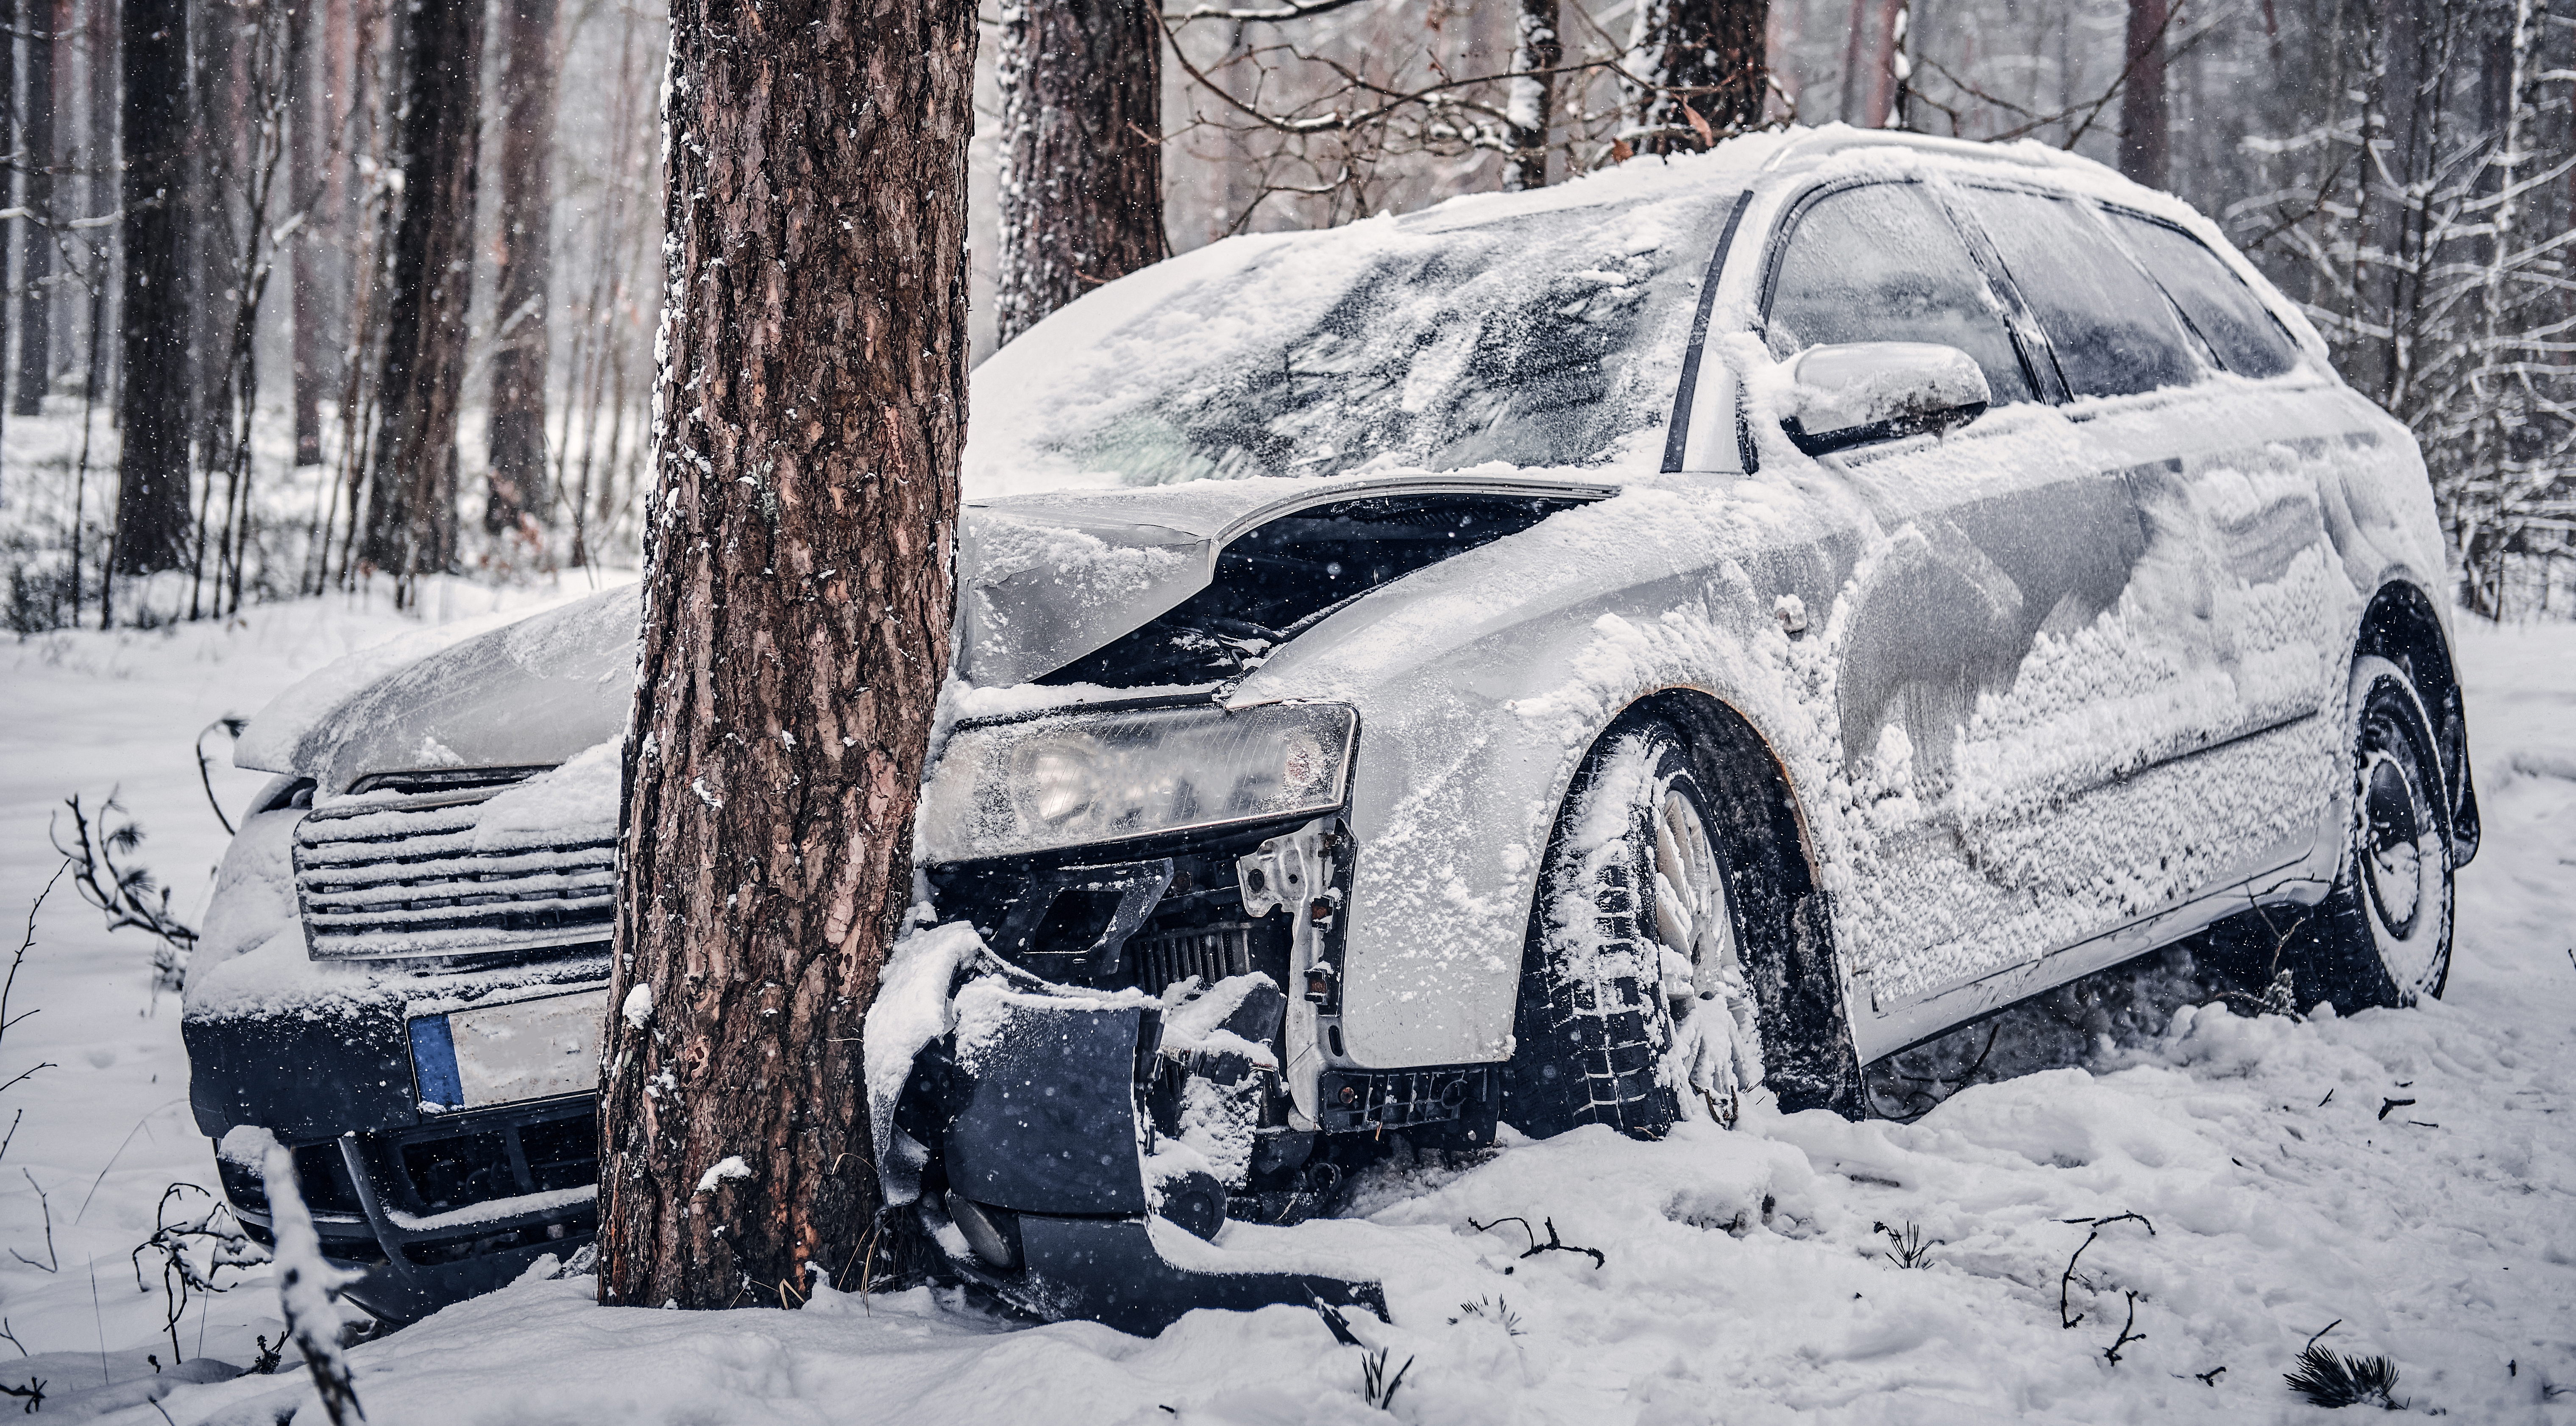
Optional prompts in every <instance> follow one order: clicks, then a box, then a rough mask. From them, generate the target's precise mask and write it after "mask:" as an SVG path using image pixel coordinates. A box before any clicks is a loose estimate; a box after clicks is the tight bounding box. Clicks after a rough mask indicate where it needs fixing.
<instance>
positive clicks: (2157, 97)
mask: <svg viewBox="0 0 2576 1426" xmlns="http://www.w3.org/2000/svg"><path fill="white" fill-rule="evenodd" d="M2168 13H2169V12H2168V10H2167V7H2166V3H2165V0H2129V38H2128V43H2127V44H2126V45H2125V46H2123V47H2122V51H2121V53H2122V57H2123V60H2124V68H2123V71H2122V72H2123V73H2124V75H2125V76H2126V78H2125V80H2124V81H2123V82H2124V86H2125V87H2123V88H2122V89H2121V91H2120V173H2121V175H2122V176H2124V177H2126V178H2128V179H2130V180H2132V181H2133V182H2137V183H2143V184H2145V185H2146V186H2148V187H2149V188H2162V187H2164V186H2165V184H2166V182H2167V181H2168V180H2167V177H2166V175H2167V172H2168V170H2169V169H2170V168H2171V164H2172V159H2171V155H2172V138H2171V130H2170V127H2169V125H2168V123H2167V120H2166V118H2165V21H2166V17H2167V14H2168Z"/></svg>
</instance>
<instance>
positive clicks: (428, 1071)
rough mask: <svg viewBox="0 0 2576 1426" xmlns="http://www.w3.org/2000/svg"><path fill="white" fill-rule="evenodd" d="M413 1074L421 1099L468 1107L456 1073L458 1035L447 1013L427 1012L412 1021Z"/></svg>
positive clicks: (445, 1104)
mask: <svg viewBox="0 0 2576 1426" xmlns="http://www.w3.org/2000/svg"><path fill="white" fill-rule="evenodd" d="M411 1074H412V1082H413V1083H414V1084H415V1085H416V1086H418V1088H419V1090H420V1102H421V1103H423V1104H435V1105H437V1106H438V1107H439V1108H441V1109H461V1108H463V1107H464V1105H465V1086H464V1085H463V1084H462V1083H460V1082H459V1080H458V1078H457V1074H456V1037H455V1036H454V1035H453V1034H452V1033H450V1032H449V1030H448V1028H447V1017H446V1016H444V1015H424V1016H422V1017H421V1018H420V1019H418V1020H414V1021H412V1022H411Z"/></svg>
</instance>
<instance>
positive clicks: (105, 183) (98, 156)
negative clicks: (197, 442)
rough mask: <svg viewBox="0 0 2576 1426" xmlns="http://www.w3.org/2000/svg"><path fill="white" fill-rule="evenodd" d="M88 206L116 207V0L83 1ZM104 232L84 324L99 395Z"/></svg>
mask: <svg viewBox="0 0 2576 1426" xmlns="http://www.w3.org/2000/svg"><path fill="white" fill-rule="evenodd" d="M88 22H89V148H88V154H89V211H90V215H91V216H93V217H104V216H105V215H107V214H109V213H113V212H115V211H116V181H117V176H116V74H117V69H116V0H89V13H88ZM107 238H108V234H106V233H101V232H97V231H95V230H93V231H92V233H91V234H90V261H91V263H92V264H93V266H92V269H91V271H90V303H89V306H90V326H91V329H92V334H91V338H90V343H89V394H90V399H92V400H100V399H104V398H106V397H107V396H108V395H109V391H110V388H109V386H108V380H109V376H110V373H112V372H113V371H114V370H115V351H116V348H115V345H114V344H113V343H111V342H110V341H108V340H107V333H109V332H112V331H114V330H115V328H114V327H112V326H109V325H108V323H109V322H110V321H111V320H112V319H113V317H114V315H115V309H114V306H113V304H112V302H111V301H110V295H111V294H112V293H113V292H114V291H115V284H114V273H113V272H112V271H111V270H110V268H111V256H110V255H111V253H112V252H113V248H112V247H111V246H110V245H109V243H108V241H107Z"/></svg>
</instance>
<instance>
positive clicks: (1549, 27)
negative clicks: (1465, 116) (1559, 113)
mask: <svg viewBox="0 0 2576 1426" xmlns="http://www.w3.org/2000/svg"><path fill="white" fill-rule="evenodd" d="M1556 4H1557V0H1520V15H1519V18H1518V22H1517V24H1516V26H1515V30H1514V35H1513V43H1512V69H1511V72H1512V81H1511V84H1510V87H1509V88H1508V89H1506V90H1505V91H1504V94H1505V100H1506V102H1505V105H1504V112H1505V114H1506V115H1508V116H1509V118H1510V121H1511V123H1510V133H1511V144H1512V156H1511V161H1510V164H1509V166H1508V167H1507V168H1506V169H1505V170H1504V173H1503V186H1504V187H1505V188H1509V189H1514V190H1526V189H1531V188H1545V187H1546V186H1547V131H1548V125H1549V122H1550V121H1551V120H1552V119H1553V118H1554V117H1555V109H1556V105H1555V99H1556V79H1555V77H1554V76H1553V75H1550V74H1548V73H1547V71H1549V70H1552V69H1554V68H1556V67H1557V65H1558V64H1559V63H1560V62H1562V61H1563V60H1564V58H1565V45H1564V42H1563V41H1562V40H1560V39H1559V38H1558V36H1557V28H1556V24H1557V13H1556Z"/></svg>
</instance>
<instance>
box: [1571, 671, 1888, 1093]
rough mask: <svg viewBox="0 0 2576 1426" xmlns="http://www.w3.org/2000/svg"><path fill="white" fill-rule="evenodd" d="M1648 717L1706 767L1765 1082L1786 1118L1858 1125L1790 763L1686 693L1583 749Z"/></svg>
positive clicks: (1725, 713) (1832, 957)
mask: <svg viewBox="0 0 2576 1426" xmlns="http://www.w3.org/2000/svg"><path fill="white" fill-rule="evenodd" d="M1648 720H1661V721H1665V722H1668V723H1671V724H1673V725H1675V726H1677V727H1679V728H1680V729H1682V731H1683V732H1684V733H1686V734H1687V735H1688V737H1689V739H1690V742H1691V745H1692V747H1693V749H1694V751H1696V752H1698V753H1700V754H1702V755H1704V756H1706V757H1707V758H1708V759H1709V761H1710V764H1711V767H1710V771H1711V773H1712V774H1713V776H1712V777H1711V779H1710V781H1712V782H1713V783H1714V786H1713V787H1711V788H1710V789H1709V792H1710V793H1711V795H1712V796H1713V798H1714V799H1715V800H1716V802H1717V804H1718V805H1717V806H1716V807H1715V808H1714V809H1713V810H1714V811H1715V812H1716V814H1717V816H1718V818H1719V819H1720V821H1721V823H1722V824H1723V826H1722V834H1723V835H1724V836H1725V838H1726V840H1727V849H1726V850H1727V855H1728V861H1729V870H1730V873H1731V875H1730V877H1729V884H1728V887H1727V892H1728V896H1729V898H1730V901H1731V902H1732V904H1733V905H1734V907H1735V908H1736V916H1737V925H1738V928H1739V931H1740V932H1741V933H1742V934H1743V937H1744V941H1745V948H1746V950H1747V951H1748V953H1749V954H1748V956H1747V960H1748V973H1749V975H1750V976H1751V977H1752V978H1753V980H1754V982H1755V985H1754V989H1755V992H1756V998H1757V1000H1758V1001H1759V1002H1760V1004H1761V1006H1762V1009H1763V1013H1764V1016H1765V1020H1766V1026H1765V1032H1764V1034H1763V1037H1762V1038H1763V1060H1764V1077H1765V1082H1766V1083H1768V1084H1769V1085H1770V1086H1771V1087H1772V1090H1773V1092H1774V1093H1775V1094H1777V1095H1778V1096H1779V1101H1780V1107H1781V1108H1782V1109H1784V1110H1788V1111H1792V1112H1794V1111H1797V1110H1801V1109H1832V1110H1834V1111H1835V1112H1837V1113H1840V1114H1843V1115H1845V1116H1847V1117H1855V1118H1856V1117H1859V1115H1860V1113H1861V1104H1862V1101H1861V1082H1860V1072H1859V1061H1858V1060H1857V1059H1856V1058H1855V1056H1854V1053H1853V1048H1852V1032H1851V1021H1850V1017H1849V1014H1848V1012H1847V1009H1846V1006H1847V1004H1848V998H1847V995H1846V990H1847V985H1846V982H1845V978H1844V976H1843V974H1842V965H1841V960H1840V957H1839V956H1838V955H1837V954H1836V951H1835V944H1834V932H1833V917H1832V914H1831V905H1830V902H1829V900H1828V898H1827V894H1826V891H1825V886H1824V879H1823V877H1822V875H1821V874H1820V868H1819V866H1818V863H1817V857H1816V851H1815V845H1814V841H1813V839H1812V837H1811V836H1810V834H1809V829H1808V823H1807V817H1806V812H1805V808H1804V807H1803V806H1802V804H1801V803H1800V801H1799V798H1798V795H1797V786H1796V784H1795V782H1794V781H1793V780H1792V778H1791V777H1790V773H1789V765H1788V763H1787V762H1786V761H1785V760H1784V759H1782V758H1781V757H1780V755H1779V753H1778V751H1777V750H1776V749H1775V748H1774V746H1773V744H1772V740H1771V739H1770V738H1769V737H1767V736H1766V735H1765V734H1764V733H1763V732H1762V730H1761V729H1760V728H1759V727H1758V726H1757V725H1756V724H1755V723H1754V722H1753V720H1752V719H1750V718H1748V717H1747V716H1745V714H1744V713H1743V712H1741V711H1740V710H1738V709H1737V708H1735V707H1734V706H1732V705H1731V704H1729V703H1727V702H1726V701H1724V700H1723V699H1720V698H1718V697H1717V696H1715V695H1713V694H1711V693H1709V692H1707V691H1706V690H1703V689H1699V688H1694V687H1687V686H1682V687H1667V688H1661V689H1657V690H1654V691H1652V692H1649V693H1646V694H1644V695H1641V696H1640V697H1638V698H1637V699H1635V700H1634V701H1632V702H1631V703H1629V704H1628V706H1627V707H1625V708H1623V709H1621V710H1620V712H1619V715H1618V716H1617V717H1616V718H1613V719H1612V720H1611V721H1610V723H1609V724H1608V726H1607V727H1605V728H1604V729H1603V730H1602V732H1601V733H1600V735H1599V736H1598V737H1597V738H1596V739H1595V740H1594V742H1593V745H1592V746H1593V747H1594V748H1598V747H1599V746H1601V745H1602V744H1604V743H1607V742H1608V741H1609V740H1610V739H1612V738H1615V737H1617V736H1619V735H1620V734H1621V733H1622V732H1624V731H1625V730H1627V729H1629V728H1632V727H1635V726H1637V725H1638V724H1639V723H1642V722H1645V721H1648ZM1589 756H1590V750H1589V749H1587V751H1586V757H1589ZM1745 851H1750V852H1751V853H1752V864H1751V865H1746V864H1744V861H1745V859H1744V858H1743V857H1742V856H1741V855H1740V854H1741V853H1742V852H1745ZM1539 895H1540V896H1543V895H1544V888H1543V887H1542V888H1540V889H1539ZM1538 914H1539V903H1538V897H1537V896H1534V897H1533V899H1532V902H1531V907H1530V915H1531V917H1532V918H1533V920H1535V918H1536V917H1537V916H1538ZM1775 1023H1776V1030H1775V1029H1774V1028H1773V1026H1774V1024H1775Z"/></svg>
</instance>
